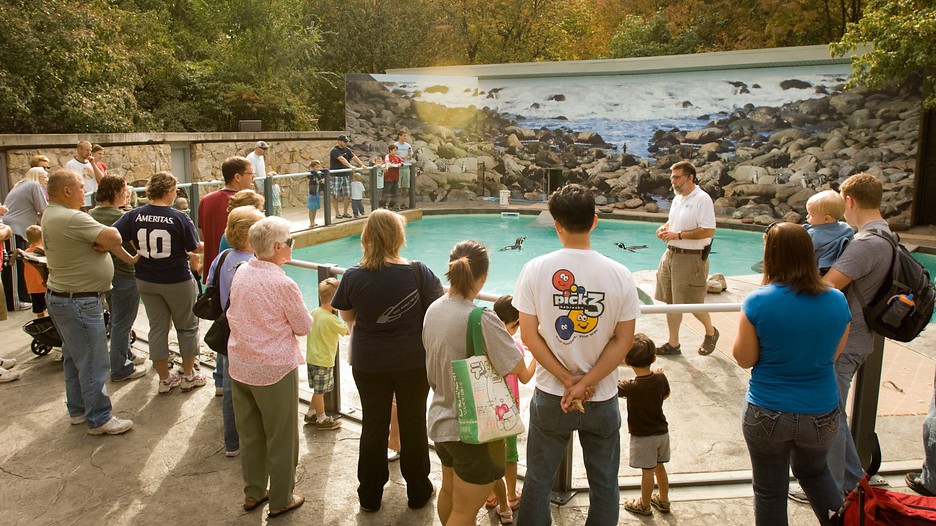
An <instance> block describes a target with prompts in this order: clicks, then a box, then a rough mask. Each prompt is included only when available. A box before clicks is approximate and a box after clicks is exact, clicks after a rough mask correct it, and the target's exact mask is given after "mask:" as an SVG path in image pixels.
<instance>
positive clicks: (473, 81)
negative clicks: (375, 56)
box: [346, 64, 920, 229]
mask: <svg viewBox="0 0 936 526" xmlns="http://www.w3.org/2000/svg"><path fill="white" fill-rule="evenodd" d="M848 76H849V66H848V65H847V64H846V65H824V66H797V67H777V68H758V69H741V70H739V69H734V70H723V71H699V72H681V73H665V74H660V73H657V74H643V75H609V76H594V77H583V76H576V77H551V78H514V79H511V78H498V79H480V78H475V77H438V76H416V75H350V76H348V77H347V79H346V83H347V84H346V98H347V100H346V118H347V121H346V127H347V130H348V131H349V133H350V135H351V142H352V148H354V149H355V150H356V152H358V153H359V154H363V156H366V157H369V158H371V159H373V158H376V157H377V156H378V155H381V154H385V153H386V146H387V144H388V143H389V142H393V140H395V137H396V130H398V129H406V130H408V133H409V135H410V139H409V140H410V142H411V143H412V144H413V146H414V147H415V149H416V152H417V155H416V157H417V161H416V167H417V173H418V174H419V175H418V176H417V179H416V189H417V194H418V195H420V196H422V197H423V198H424V199H432V200H471V199H483V198H494V197H495V196H497V195H498V192H499V191H500V190H502V189H507V190H510V192H511V197H512V198H513V199H527V200H542V199H544V198H545V195H546V193H547V192H548V191H549V190H552V189H553V187H554V186H555V185H556V184H557V181H559V182H560V184H561V182H562V181H572V182H579V183H583V184H585V185H588V186H590V187H592V188H593V189H594V190H595V192H596V195H597V196H598V197H597V201H598V203H599V204H600V205H601V206H602V207H605V208H606V211H611V210H613V209H615V208H619V209H620V208H623V209H636V210H646V211H650V212H655V211H659V210H661V209H666V208H667V206H668V203H669V200H670V199H671V198H672V191H671V189H670V188H669V179H668V177H669V171H668V167H669V166H670V165H671V164H673V163H674V162H676V161H680V160H691V161H692V162H693V163H694V164H695V165H696V167H697V170H698V173H699V183H700V185H701V186H702V188H703V189H704V190H705V191H706V192H708V193H709V194H710V195H711V196H712V197H713V199H715V204H716V213H717V214H719V215H720V216H728V217H734V218H737V219H742V220H743V221H745V222H754V223H759V224H769V223H770V222H772V221H776V220H778V219H781V218H782V219H785V220H788V221H797V222H798V221H801V220H802V219H803V218H804V217H805V203H806V200H807V199H808V198H809V197H810V196H811V195H812V194H814V193H816V192H818V191H822V190H825V189H829V188H832V189H836V188H837V185H838V183H839V182H841V181H842V180H844V178H846V177H848V176H849V175H851V174H853V173H856V172H858V171H866V172H869V173H871V174H874V175H876V176H879V177H880V178H881V179H882V181H883V182H884V188H885V199H884V200H885V207H884V214H885V217H887V218H888V220H889V221H890V222H891V224H892V226H893V227H894V228H897V229H904V228H906V227H908V226H909V224H910V210H909V209H910V203H911V200H912V196H913V168H914V164H915V159H916V153H917V135H918V127H919V118H920V89H919V86H904V87H902V88H899V89H897V88H895V89H891V90H888V91H881V92H870V91H865V90H861V89H853V90H848V91H845V89H844V83H845V81H846V80H847V79H848Z"/></svg>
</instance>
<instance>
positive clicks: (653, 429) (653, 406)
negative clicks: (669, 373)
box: [618, 373, 670, 437]
mask: <svg viewBox="0 0 936 526" xmlns="http://www.w3.org/2000/svg"><path fill="white" fill-rule="evenodd" d="M669 394H670V388H669V382H668V381H667V380H666V376H664V375H663V374H662V373H650V374H648V375H647V376H638V377H636V378H634V379H633V380H628V381H626V382H619V383H618V396H620V397H622V398H627V431H628V432H629V433H630V434H631V435H634V436H637V437H647V436H655V435H662V434H664V433H666V432H667V431H668V430H669V427H668V426H667V424H666V416H665V415H664V414H663V400H665V399H666V397H667V396H669Z"/></svg>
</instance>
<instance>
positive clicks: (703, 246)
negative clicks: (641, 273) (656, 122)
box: [653, 161, 718, 356]
mask: <svg viewBox="0 0 936 526" xmlns="http://www.w3.org/2000/svg"><path fill="white" fill-rule="evenodd" d="M670 181H672V183H673V191H674V192H676V197H674V198H673V204H672V206H670V211H669V220H668V221H667V222H666V223H664V224H663V226H661V227H660V228H658V229H657V231H656V236H657V237H658V238H659V239H660V240H662V241H664V242H665V243H666V252H664V253H663V257H662V258H661V259H660V267H659V268H658V269H657V276H656V277H657V284H656V293H655V294H654V296H653V297H654V298H655V299H657V300H659V301H662V302H664V303H705V294H706V282H707V280H708V268H709V265H708V254H709V250H710V249H711V244H712V237H714V236H715V206H714V204H713V203H712V198H711V197H709V195H708V194H707V193H705V192H704V191H703V190H702V188H700V187H699V186H698V185H697V184H696V169H695V166H693V165H692V163H690V162H689V161H680V162H678V163H676V164H674V165H673V166H671V167H670ZM693 316H695V317H696V318H697V319H698V320H699V321H700V322H702V325H703V326H704V327H705V338H704V340H703V341H702V345H701V346H700V347H699V354H701V355H703V356H704V355H708V354H712V351H714V350H715V344H716V343H717V342H718V329H716V328H715V327H714V326H713V325H712V317H711V315H710V314H709V313H707V312H700V313H693ZM680 324H682V314H681V313H676V314H667V315H666V325H667V326H668V327H669V340H668V341H667V342H666V343H665V344H663V345H662V346H660V347H657V354H660V355H674V354H680V353H681V352H682V350H681V349H680V346H679V326H680Z"/></svg>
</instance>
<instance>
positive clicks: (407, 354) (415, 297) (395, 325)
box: [331, 263, 443, 372]
mask: <svg viewBox="0 0 936 526" xmlns="http://www.w3.org/2000/svg"><path fill="white" fill-rule="evenodd" d="M418 266H419V270H420V272H421V273H422V279H423V287H422V291H421V293H418V291H417V290H416V277H415V276H414V275H413V269H412V267H410V266H409V265H408V264H405V265H399V264H397V265H388V266H386V267H384V268H382V269H380V270H378V271H376V272H372V271H369V270H363V269H361V268H360V267H358V266H356V265H355V266H353V267H351V268H349V269H348V270H347V272H345V274H344V276H343V277H342V278H341V282H340V284H339V285H338V290H337V291H335V297H334V298H332V301H331V304H332V307H334V308H336V309H338V310H352V309H353V310H354V314H355V319H354V329H353V330H352V332H351V367H353V368H355V369H358V370H360V371H363V372H392V371H409V370H413V369H419V368H424V367H426V349H425V348H424V347H423V343H422V324H423V315H424V314H425V311H424V309H423V304H425V305H426V306H427V307H428V306H429V304H430V303H432V302H433V301H435V300H436V299H438V298H439V297H440V296H442V294H443V291H442V283H441V282H440V281H439V278H437V277H436V275H435V274H433V273H432V271H431V270H429V268H428V267H426V266H425V265H423V264H422V263H419V264H418ZM420 297H421V299H420Z"/></svg>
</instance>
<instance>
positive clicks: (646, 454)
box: [628, 433, 670, 469]
mask: <svg viewBox="0 0 936 526" xmlns="http://www.w3.org/2000/svg"><path fill="white" fill-rule="evenodd" d="M669 458H670V446H669V433H663V434H662V435H652V436H648V437H635V436H634V435H631V436H630V455H629V458H628V463H629V465H630V467H632V468H637V469H653V468H655V467H656V465H657V464H665V463H667V462H669Z"/></svg>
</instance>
